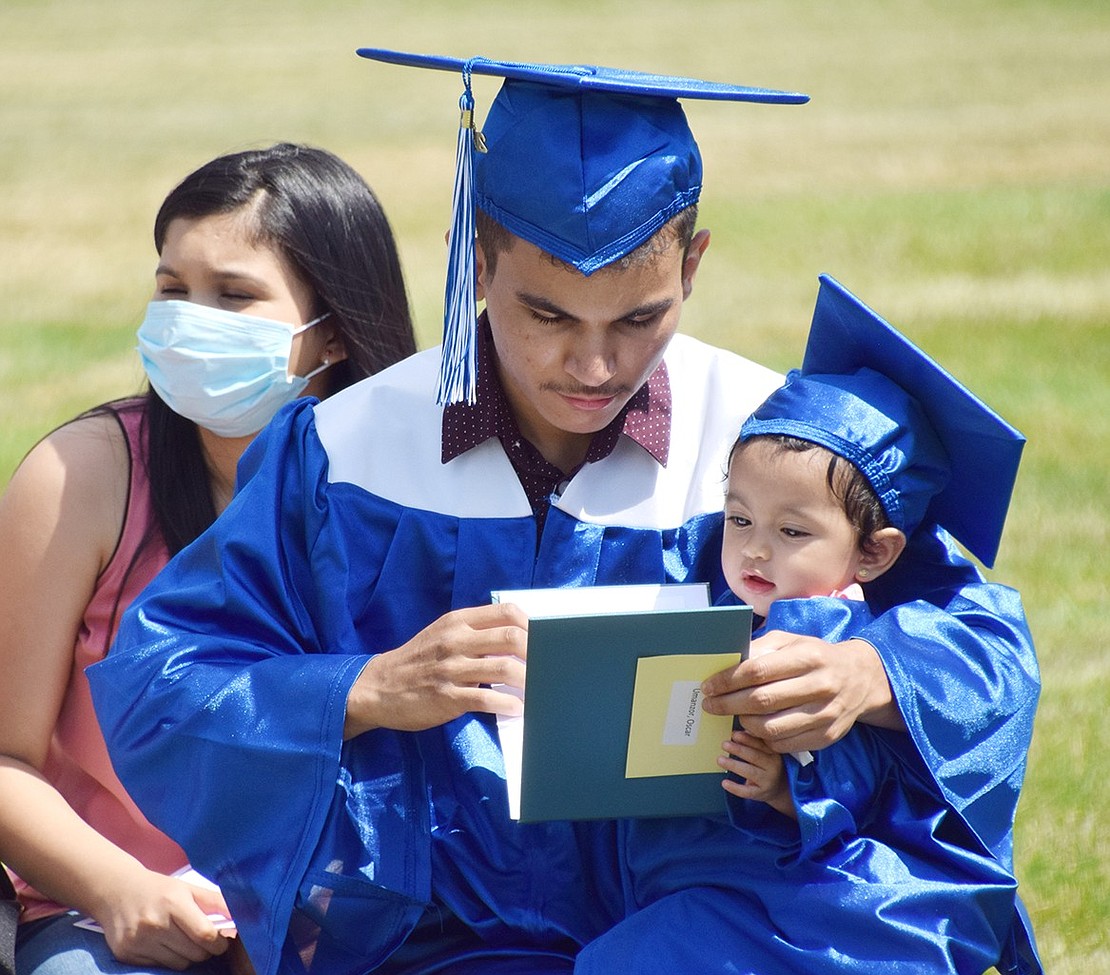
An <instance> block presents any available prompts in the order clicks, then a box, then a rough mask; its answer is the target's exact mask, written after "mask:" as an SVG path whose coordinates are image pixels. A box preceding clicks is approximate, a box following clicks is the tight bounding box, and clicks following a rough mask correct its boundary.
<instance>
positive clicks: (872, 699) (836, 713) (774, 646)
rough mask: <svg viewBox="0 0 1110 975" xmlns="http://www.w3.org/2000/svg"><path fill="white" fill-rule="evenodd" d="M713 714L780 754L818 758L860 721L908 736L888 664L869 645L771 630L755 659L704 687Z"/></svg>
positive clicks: (758, 646) (754, 653)
mask: <svg viewBox="0 0 1110 975" xmlns="http://www.w3.org/2000/svg"><path fill="white" fill-rule="evenodd" d="M702 692H703V694H704V695H705V696H704V698H703V702H702V706H703V707H704V708H705V710H706V711H708V712H709V713H710V714H735V715H738V716H739V718H740V723H741V725H743V727H744V728H745V729H746V730H747V731H749V732H751V733H752V734H753V735H756V736H757V737H759V738H762V739H763V740H764V741H765V742H767V744H768V745H770V746H771V747H772V748H773V749H774V750H775V751H776V752H780V753H782V752H800V751H805V750H810V751H814V750H817V749H821V748H826V747H828V746H829V745H831V744H832V743H833V742H836V741H839V740H840V739H841V738H843V737H844V736H845V735H846V734H847V733H848V730H849V729H850V728H851V727H852V725H853V724H855V723H856V722H857V721H862V722H863V723H864V724H870V725H875V726H878V727H883V728H894V729H898V730H902V731H904V730H905V723H904V722H903V721H902V716H901V714H900V713H899V712H898V708H897V706H896V705H895V703H894V698H893V695H892V693H891V689H890V682H889V680H888V679H887V676H886V671H885V670H884V668H883V664H882V660H881V659H880V658H879V655H878V653H877V652H876V651H875V648H874V647H872V646H871V644H869V643H866V642H865V641H863V640H847V641H845V642H844V643H826V642H825V641H824V640H819V639H817V638H816V637H808V636H797V635H795V634H793V633H782V632H779V631H772V632H770V633H767V634H766V635H764V636H762V637H759V638H758V639H757V640H754V641H752V647H751V654H750V656H749V658H748V659H747V660H745V661H743V662H742V663H740V664H738V665H737V666H736V667H731V668H729V669H728V670H723V671H721V672H720V673H718V674H714V675H713V676H712V677H710V678H709V679H708V680H706V681H705V682H704V684H703V685H702Z"/></svg>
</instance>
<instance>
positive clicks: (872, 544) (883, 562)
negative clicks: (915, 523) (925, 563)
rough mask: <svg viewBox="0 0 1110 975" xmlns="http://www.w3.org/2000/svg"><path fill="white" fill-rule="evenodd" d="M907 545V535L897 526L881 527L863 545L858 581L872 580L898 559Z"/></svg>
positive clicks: (857, 573) (858, 568) (857, 574)
mask: <svg viewBox="0 0 1110 975" xmlns="http://www.w3.org/2000/svg"><path fill="white" fill-rule="evenodd" d="M905 547H906V536H905V535H904V534H903V533H902V532H900V531H899V530H898V529H897V528H880V529H879V530H878V531H876V532H872V533H871V537H870V538H868V539H867V541H866V542H865V543H864V545H863V549H862V551H861V552H860V556H859V564H858V565H857V566H856V582H872V581H873V580H875V579H878V578H879V576H881V575H882V574H883V573H884V572H886V570H887V569H889V568H890V567H891V566H892V565H894V563H895V562H897V561H898V556H899V555H901V554H902V551H903V550H904V549H905Z"/></svg>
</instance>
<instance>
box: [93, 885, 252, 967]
mask: <svg viewBox="0 0 1110 975" xmlns="http://www.w3.org/2000/svg"><path fill="white" fill-rule="evenodd" d="M210 914H211V915H221V916H223V917H228V916H229V913H228V909H227V904H225V903H224V899H223V896H222V895H221V894H220V892H219V891H213V890H207V889H205V888H203V887H197V886H195V885H193V884H189V883H186V882H185V881H183V880H179V879H177V878H176V877H166V876H163V875H162V874H158V873H154V872H153V871H149V870H146V871H143V873H142V874H141V875H139V876H138V877H131V878H129V882H128V883H127V884H126V885H121V884H116V883H113V884H112V886H111V889H110V890H109V891H108V892H107V894H106V895H105V896H104V898H103V900H102V901H101V903H99V904H98V905H97V906H96V909H95V910H94V912H93V918H94V919H95V920H96V922H97V923H98V924H99V925H100V926H101V927H102V928H103V929H104V937H105V938H106V939H107V941H108V947H109V948H111V949H112V954H114V955H115V956H116V958H117V959H119V960H120V961H121V962H123V963H124V964H127V965H136V966H150V965H160V966H163V967H165V968H172V969H175V970H177V971H181V970H182V969H185V968H188V967H189V966H190V965H193V964H196V963H197V962H201V961H204V960H206V959H208V958H211V957H212V956H214V955H222V954H223V953H224V952H225V951H227V948H228V945H229V943H230V942H229V938H230V937H234V932H231V931H220V930H219V929H218V928H217V926H216V924H215V922H214V921H213V920H211V919H210V918H209V915H210Z"/></svg>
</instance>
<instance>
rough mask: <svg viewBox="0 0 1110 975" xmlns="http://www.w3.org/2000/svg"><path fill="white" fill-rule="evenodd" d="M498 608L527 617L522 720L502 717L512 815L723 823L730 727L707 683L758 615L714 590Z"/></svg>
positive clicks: (604, 592)
mask: <svg viewBox="0 0 1110 975" xmlns="http://www.w3.org/2000/svg"><path fill="white" fill-rule="evenodd" d="M494 599H495V600H496V601H500V602H516V603H518V604H519V605H520V606H521V608H522V609H523V610H524V612H525V613H526V614H528V616H529V624H528V663H527V678H526V686H525V695H524V696H525V709H524V719H523V720H520V719H515V720H514V719H508V720H505V719H503V720H502V721H501V722H499V731H500V733H501V740H502V749H503V753H504V754H505V765H506V778H507V784H508V788H509V793H510V811H511V813H512V814H513V815H514V818H518V819H519V820H520V821H521V822H539V821H544V820H556V819H615V818H626V817H651V816H714V815H724V813H725V792H724V790H723V789H722V788H721V779H722V777H723V774H724V773H723V772H722V771H721V769H720V768H719V767H718V766H717V763H716V760H717V756H718V755H721V754H723V749H722V748H721V742H722V741H724V740H725V739H726V738H727V737H728V736H729V735H730V734H731V732H732V718H731V716H727V715H726V716H718V715H710V714H706V713H705V712H704V711H703V710H702V709H701V690H700V684H701V682H702V681H703V680H704V679H705V678H706V677H708V676H709V675H710V674H713V673H716V672H717V671H719V670H723V669H724V668H726V667H728V666H731V665H734V664H736V663H737V662H739V661H740V660H741V659H742V657H743V656H744V655H746V652H747V648H748V643H749V641H750V638H751V615H752V614H751V609H750V607H748V606H722V607H711V606H709V605H708V591H707V589H706V588H705V587H704V586H608V587H596V588H590V589H577V590H575V589H568V590H524V591H519V590H518V591H513V592H499V593H495V594H494ZM602 607H609V609H607V610H605V609H602ZM660 607H661V608H660ZM518 723H519V724H518ZM521 726H522V727H521ZM517 781H519V794H517V792H516V790H517Z"/></svg>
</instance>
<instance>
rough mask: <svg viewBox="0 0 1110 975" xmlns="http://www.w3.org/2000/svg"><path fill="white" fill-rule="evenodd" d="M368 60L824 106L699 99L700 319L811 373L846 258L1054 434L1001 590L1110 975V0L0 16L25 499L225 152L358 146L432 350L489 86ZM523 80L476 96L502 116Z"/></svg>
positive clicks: (1075, 905)
mask: <svg viewBox="0 0 1110 975" xmlns="http://www.w3.org/2000/svg"><path fill="white" fill-rule="evenodd" d="M362 45H377V46H383V47H396V48H401V49H408V50H413V51H422V52H443V53H451V54H456V55H462V56H465V55H470V54H485V55H489V56H494V57H502V58H509V59H533V60H548V61H580V62H592V63H602V64H610V65H616V66H621V67H631V68H644V69H654V70H660V71H666V72H670V73H676V74H689V75H694V76H701V77H706V78H712V79H715V80H721V81H733V82H739V83H746V84H757V85H765V86H769V87H783V88H790V89H797V90H802V91H806V92H809V93H810V94H811V95H812V96H813V101H812V102H811V103H810V104H809V105H807V106H804V107H766V106H745V105H729V104H725V103H694V102H692V103H689V104H688V106H687V111H688V114H689V116H690V118H691V122H692V125H693V127H694V129H695V131H696V132H697V133H698V136H699V140H700V142H701V146H702V150H703V154H704V157H705V164H706V189H705V193H704V197H703V204H702V222H703V225H705V226H708V227H710V228H711V229H712V230H713V232H714V237H713V244H712V247H711V249H710V252H709V254H708V256H707V259H706V261H705V263H704V264H703V268H702V272H701V274H700V276H699V279H698V283H697V289H696V292H695V295H694V297H693V298H692V299H691V301H690V302H689V304H688V306H687V308H686V311H685V315H684V328H685V330H687V331H689V332H691V333H693V334H695V335H698V336H700V337H703V338H705V339H707V340H709V341H712V342H715V343H718V344H721V345H725V346H728V347H731V348H734V349H737V350H740V351H742V352H744V353H745V354H747V355H749V356H751V357H752V358H755V359H758V360H761V361H763V362H766V363H768V364H770V365H772V366H775V367H777V368H780V369H785V368H788V367H790V366H791V365H793V364H796V363H797V362H798V361H799V359H800V356H801V353H802V349H803V346H804V340H805V334H806V330H807V326H808V322H809V316H810V313H811V310H812V304H813V299H814V296H815V293H816V286H817V281H816V278H817V275H818V273H820V272H829V273H831V274H833V275H834V276H836V277H837V278H839V279H840V280H841V281H842V282H843V283H844V284H845V285H847V286H848V287H849V288H850V289H852V290H853V291H855V292H856V293H857V294H859V295H860V296H861V297H862V298H864V300H866V301H868V302H869V303H870V304H872V305H873V306H875V307H876V308H877V309H878V310H880V311H881V312H882V313H883V314H884V315H885V316H886V317H888V318H889V319H890V320H891V321H893V322H894V323H895V324H897V325H899V326H900V327H901V328H902V329H903V330H904V331H905V332H906V333H907V334H908V335H909V336H910V337H911V338H913V339H914V340H915V341H916V342H918V343H919V344H920V345H921V346H923V347H924V348H925V349H926V350H927V351H929V352H930V353H931V354H933V355H934V356H935V357H937V358H939V359H940V360H941V361H942V362H943V363H945V364H946V365H947V366H948V367H949V368H950V369H951V370H952V371H953V372H955V373H956V374H957V375H958V376H960V377H961V378H962V379H964V380H965V381H966V382H968V383H969V384H970V385H971V386H972V387H973V388H974V389H976V390H977V391H978V392H979V393H980V394H981V395H982V396H984V397H985V398H986V399H987V400H988V401H989V402H990V403H991V404H992V405H994V406H995V407H996V408H997V409H998V410H999V411H1000V412H1001V413H1002V414H1003V415H1005V416H1006V417H1007V418H1008V419H1010V420H1011V421H1012V422H1013V423H1014V424H1015V425H1017V426H1018V427H1019V428H1020V429H1022V430H1023V431H1024V432H1025V433H1026V435H1027V436H1028V438H1029V445H1028V447H1027V449H1026V454H1025V459H1024V462H1023V467H1022V471H1021V474H1020V477H1019V480H1018V485H1017V491H1016V496H1015V498H1014V502H1013V507H1012V509H1011V515H1010V520H1009V523H1008V525H1007V529H1006V537H1005V538H1004V540H1003V547H1002V554H1001V557H1000V559H999V561H998V565H997V566H996V568H995V569H994V570H993V571H992V572H990V573H989V574H990V576H991V577H992V578H994V579H996V580H998V581H1001V582H1006V583H1008V584H1012V585H1014V586H1017V587H1018V588H1020V589H1021V590H1022V592H1023V594H1024V598H1025V601H1026V605H1027V608H1028V612H1029V617H1030V620H1031V625H1032V627H1033V631H1034V634H1035V636H1036V639H1037V644H1038V647H1039V651H1040V657H1041V663H1042V667H1043V677H1044V693H1043V696H1042V704H1041V710H1040V713H1039V716H1038V723H1037V729H1036V735H1035V741H1034V746H1033V753H1032V758H1031V764H1030V771H1029V778H1028V784H1027V787H1026V790H1025V793H1024V795H1023V798H1022V803H1021V807H1020V809H1019V813H1018V823H1017V862H1018V872H1019V879H1020V881H1021V885H1022V892H1023V894H1024V896H1025V898H1026V900H1027V903H1028V906H1029V907H1030V910H1031V913H1032V916H1033V919H1034V922H1035V925H1036V929H1037V933H1038V936H1039V939H1040V943H1041V948H1042V953H1043V955H1044V957H1045V960H1046V962H1047V963H1048V968H1049V970H1050V971H1051V972H1053V973H1055V975H1068V973H1085V975H1089V973H1110V947H1108V939H1110V935H1108V933H1107V932H1108V928H1110V840H1108V839H1107V836H1108V835H1110V813H1108V809H1110V788H1108V785H1107V779H1108V773H1110V762H1108V761H1107V757H1106V756H1107V751H1106V745H1105V737H1104V733H1103V731H1102V729H1103V728H1104V727H1105V726H1104V723H1103V722H1104V720H1105V715H1106V712H1107V708H1108V705H1110V663H1108V659H1107V653H1106V647H1105V642H1106V633H1107V627H1106V625H1105V622H1104V614H1105V611H1106V595H1107V572H1106V569H1105V551H1106V546H1107V513H1106V506H1107V488H1106V483H1107V456H1108V453H1110V424H1108V421H1107V412H1108V406H1110V404H1108V402H1107V384H1108V380H1110V361H1108V360H1110V357H1108V354H1107V352H1108V338H1110V328H1108V325H1110V8H1108V7H1107V5H1106V4H1105V3H1104V2H1094V0H1091V2H1082V0H1071V2H1068V0H1041V2H1033V0H1025V2H1023V0H1013V2H1007V0H985V2H984V0H967V2H963V3H951V2H941V0H933V2H929V0H904V2H900V3H888V2H879V0H841V2H838V3H823V4H822V3H816V2H801V0H780V2H770V0H731V2H720V0H706V2H698V0H688V2H686V3H681V2H663V0H637V2H635V3H628V2H626V0H588V2H587V0H552V2H548V3H539V2H535V0H531V2H529V0H514V2H508V0H490V2H487V3H483V4H477V3H470V2H462V0H458V2H452V0H421V2H419V3H416V2H403V0H365V2H354V0H311V2H309V0H303V2H295V0H269V2H266V3H262V2H253V3H252V2H246V0H196V2H191V0H177V2H163V0H98V2H95V3H94V2H87V0H53V2H52V0H2V2H0V388H2V390H3V393H2V394H0V484H3V483H5V482H6V479H7V477H8V476H9V475H10V471H11V470H12V469H13V467H14V465H15V464H16V463H17V462H18V459H19V457H20V456H22V454H23V452H24V451H25V450H26V449H27V448H28V447H29V446H30V445H31V444H32V443H33V442H34V441H35V439H36V438H37V437H39V436H40V435H41V434H42V433H44V432H45V431H46V430H48V429H49V428H50V427H51V426H52V425H53V424H55V423H57V422H59V421H61V420H63V419H65V418H67V417H68V416H70V415H72V414H73V413H74V412H76V411H77V410H79V409H81V408H83V407H85V406H88V405H91V404H93V403H96V402H99V401H101V400H103V399H106V398H109V397H112V396H116V395H120V394H123V393H126V392H129V391H131V390H134V389H136V388H138V386H139V385H140V382H141V373H140V370H139V368H138V366H137V362H136V359H135V356H134V352H133V344H134V342H133V333H134V329H135V327H136V325H137V324H138V321H139V319H140V318H141V315H142V311H143V308H144V305H145V303H146V301H147V298H148V296H149V293H150V290H151V287H152V273H153V268H154V263H155V255H154V250H153V246H152V243H151V237H150V227H151V223H152V221H153V216H154V213H155V210H156V209H157V206H158V204H159V202H160V201H161V199H162V197H163V196H164V195H165V193H166V192H167V191H168V190H169V189H170V187H171V186H172V185H173V184H174V183H175V182H176V181H177V180H178V179H179V178H180V177H181V176H183V175H184V174H185V173H186V172H187V171H189V170H190V169H192V168H193V167H195V166H196V165H199V164H200V163H202V162H204V161H205V160H207V159H208V158H210V157H211V156H213V155H216V154H218V153H220V152H224V151H228V150H232V149H237V148H242V147H246V146H253V145H258V144H262V143H267V142H270V141H274V140H278V139H293V140H303V141H309V142H313V143H316V144H320V145H323V146H325V147H327V148H329V149H332V150H334V151H336V152H338V153H339V154H340V155H342V156H344V157H345V158H346V159H348V160H349V161H350V162H352V163H353V164H354V165H355V166H356V167H357V168H358V169H359V170H360V171H361V172H362V173H364V174H365V176H366V177H367V178H368V180H369V181H370V182H371V184H372V185H373V186H374V187H375V188H376V189H377V191H378V192H379V195H380V196H381V198H382V200H383V203H384V204H385V206H386V208H387V211H388V212H389V214H390V215H391V219H392V220H393V222H394V226H395V229H396V231H397V233H398V235H399V237H400V240H401V245H402V252H403V253H402V256H403V259H404V261H405V266H406V271H407V274H408V281H409V288H410V293H411V297H412V300H413V304H414V307H415V310H416V314H417V317H418V322H419V331H420V335H421V340H422V343H423V344H424V345H429V344H432V343H434V341H435V340H436V335H437V332H438V328H439V316H440V310H441V307H442V276H443V271H442V268H443V256H444V245H443V233H444V230H445V228H446V222H447V209H448V205H449V201H450V194H451V172H452V167H453V156H454V141H455V125H456V119H457V113H456V102H457V97H458V94H459V85H458V83H457V81H456V79H454V78H453V77H452V76H450V75H447V74H441V73H438V72H437V73H432V72H417V71H414V70H411V69H403V68H397V67H389V66H385V65H377V64H372V63H370V62H366V61H363V60H361V59H359V58H357V57H355V55H354V53H353V51H354V49H355V48H356V47H358V46H362ZM494 91H495V85H494V83H493V82H491V81H489V79H476V86H475V93H476V96H477V98H478V103H479V118H481V117H482V116H483V114H484V108H485V107H486V106H488V104H489V99H490V98H491V97H492V95H493V93H494ZM0 679H2V678H0Z"/></svg>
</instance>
